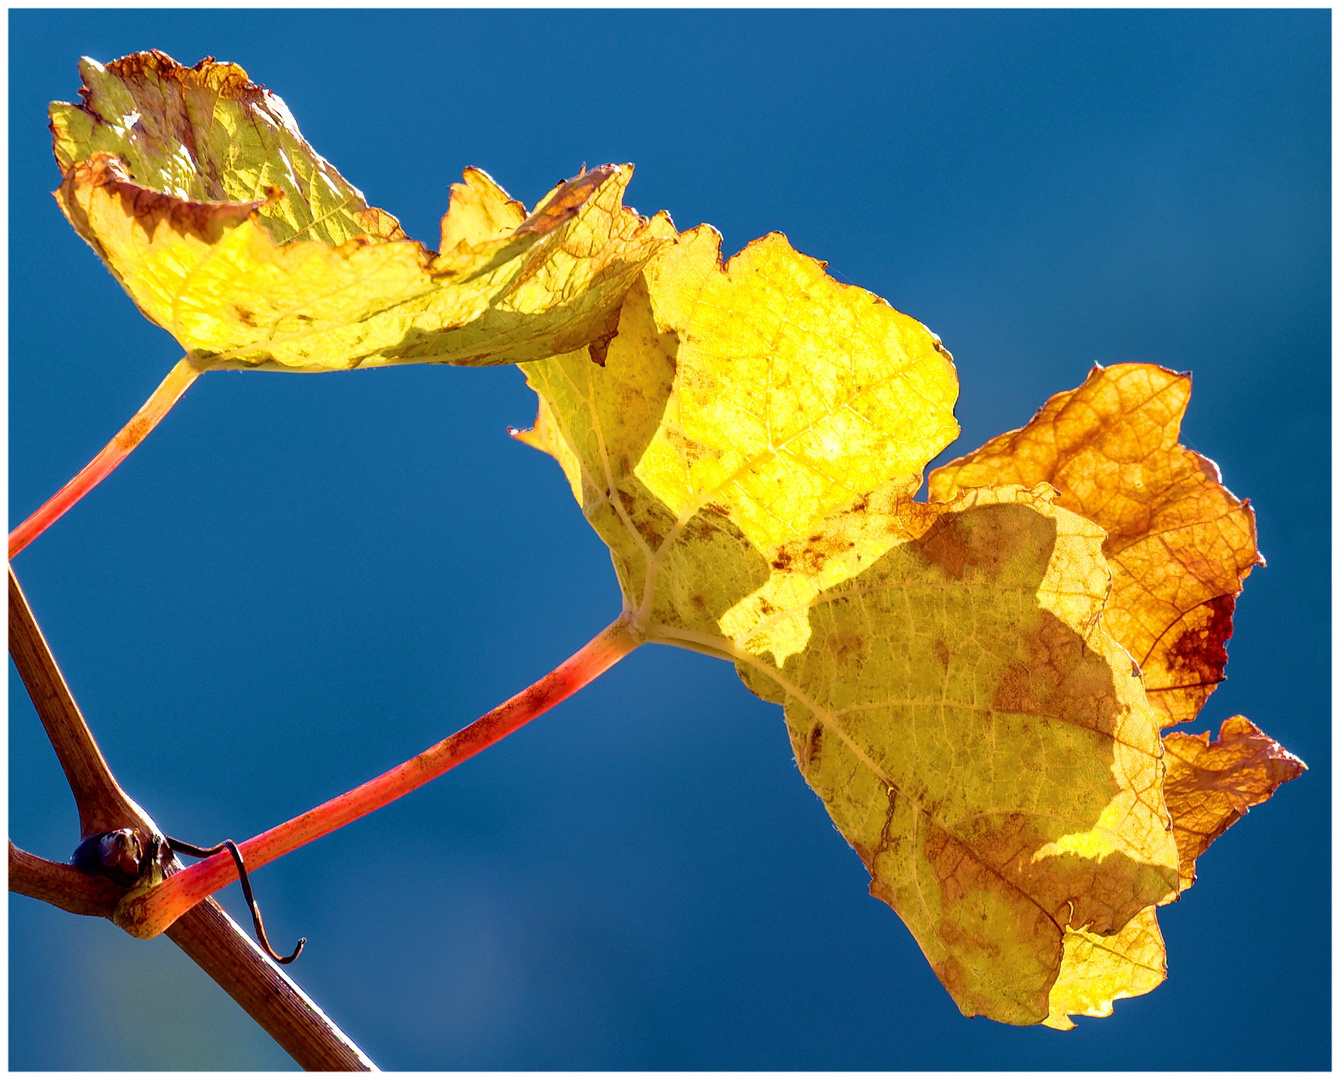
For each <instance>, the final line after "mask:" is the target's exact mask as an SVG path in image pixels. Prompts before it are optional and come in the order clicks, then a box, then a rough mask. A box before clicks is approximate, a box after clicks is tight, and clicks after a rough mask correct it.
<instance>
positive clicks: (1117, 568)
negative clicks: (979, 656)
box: [930, 364, 1264, 725]
mask: <svg viewBox="0 0 1340 1080" xmlns="http://www.w3.org/2000/svg"><path fill="white" fill-rule="evenodd" d="M1190 397H1191V377H1190V376H1189V375H1179V374H1177V373H1176V372H1172V371H1168V370H1167V369H1166V368H1161V367H1157V366H1156V365H1154V364H1118V365H1115V366H1113V367H1109V368H1103V367H1097V366H1095V367H1094V369H1093V371H1092V372H1090V373H1089V377H1088V378H1087V379H1086V380H1085V381H1084V385H1083V386H1081V387H1079V389H1077V390H1070V391H1067V392H1065V393H1061V394H1057V395H1055V396H1054V397H1052V398H1051V399H1050V400H1049V401H1048V402H1047V404H1046V405H1044V406H1043V407H1042V408H1041V409H1040V410H1038V413H1037V415H1036V416H1034V417H1033V419H1032V420H1030V421H1029V422H1028V424H1027V425H1026V426H1025V427H1023V428H1020V429H1019V430H1017V431H1010V432H1006V433H1005V434H1004V435H999V436H997V437H996V438H994V439H992V440H991V441H990V442H988V443H987V444H986V445H985V446H983V447H982V448H981V449H979V450H976V451H974V452H973V453H971V454H967V455H965V456H963V457H961V458H958V459H957V460H955V461H951V462H950V463H949V464H947V465H943V466H941V467H940V468H938V469H936V470H935V471H934V472H932V473H931V477H930V496H931V498H932V499H939V500H945V499H949V498H951V497H952V496H953V495H954V494H955V493H956V492H958V491H961V490H963V489H964V488H970V487H986V486H992V485H997V484H1024V485H1025V486H1029V487H1031V486H1032V485H1034V484H1037V483H1041V482H1043V481H1045V482H1046V483H1049V484H1051V485H1052V486H1053V487H1054V488H1056V490H1057V491H1058V492H1059V493H1060V499H1059V505H1061V506H1064V507H1066V508H1067V509H1068V510H1073V511H1075V513H1077V514H1083V515H1084V516H1085V517H1087V518H1088V519H1089V520H1090V521H1093V522H1095V523H1097V524H1098V525H1101V526H1102V527H1103V529H1105V530H1106V531H1107V534H1108V536H1107V541H1106V542H1105V544H1104V545H1103V550H1104V552H1105V553H1106V555H1107V558H1108V562H1109V563H1110V564H1111V566H1112V598H1111V600H1110V601H1109V602H1108V605H1107V608H1106V610H1105V611H1104V613H1103V617H1104V619H1106V621H1107V626H1108V629H1109V630H1110V631H1111V632H1112V633H1113V634H1114V635H1115V636H1116V638H1117V640H1118V641H1120V642H1121V643H1122V644H1123V645H1124V646H1125V647H1126V648H1127V650H1128V651H1129V652H1130V654H1131V655H1132V656H1133V657H1135V659H1136V661H1137V662H1138V663H1139V665H1140V669H1141V670H1142V671H1143V673H1144V678H1145V690H1146V692H1147V693H1148V695H1149V700H1150V704H1152V705H1153V706H1154V708H1155V709H1156V710H1157V711H1158V712H1159V713H1161V714H1162V717H1163V723H1164V724H1165V725H1168V724H1177V723H1181V722H1182V721H1185V720H1191V719H1194V717H1195V716H1196V714H1197V713H1198V712H1199V711H1200V707H1201V706H1202V705H1203V704H1204V703H1205V699H1206V698H1207V697H1209V695H1210V693H1211V692H1212V691H1213V690H1214V688H1215V686H1216V685H1217V684H1218V683H1220V682H1221V681H1222V680H1223V677H1224V674H1223V673H1224V664H1225V663H1226V662H1227V659H1228V654H1227V652H1226V651H1225V649H1224V643H1225V642H1226V641H1227V640H1228V638H1229V636H1230V634H1232V632H1233V606H1234V602H1235V599H1236V597H1237V595H1238V594H1239V593H1240V592H1241V591H1242V581H1243V579H1244V578H1245V577H1246V576H1247V574H1248V573H1250V571H1251V569H1252V567H1253V566H1255V565H1257V564H1263V562H1264V560H1262V558H1261V556H1260V555H1259V554H1258V552H1257V550H1256V521H1255V516H1254V515H1253V513H1252V511H1251V508H1250V507H1249V506H1248V505H1247V503H1246V502H1245V501H1240V500H1238V499H1236V498H1235V497H1234V496H1233V494H1232V493H1231V492H1230V491H1229V490H1228V489H1227V488H1225V487H1224V485H1223V483H1222V482H1221V481H1220V477H1219V469H1218V468H1217V467H1216V466H1215V464H1214V462H1212V461H1210V460H1209V459H1208V458H1205V457H1202V456H1201V455H1200V454H1197V453H1195V452H1194V451H1192V450H1188V449H1186V448H1185V447H1183V446H1179V445H1178V443H1177V436H1178V431H1179V429H1180V427H1181V422H1182V416H1183V414H1184V413H1185V412H1186V407H1187V402H1188V401H1189V400H1190Z"/></svg>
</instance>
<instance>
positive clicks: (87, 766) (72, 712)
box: [9, 567, 377, 1072]
mask: <svg viewBox="0 0 1340 1080" xmlns="http://www.w3.org/2000/svg"><path fill="white" fill-rule="evenodd" d="M9 650H10V655H11V656H12V657H13V658H14V666H15V667H16V668H17V669H18V672H19V676H20V677H21V678H22V679H23V683H24V685H25V686H26V687H27V688H28V693H29V695H30V696H31V697H32V700H33V707H34V708H35V709H36V710H37V715H38V717H39V718H40V719H41V721H42V726H43V727H44V728H46V732H47V735H48V737H49V738H50V739H51V745H52V747H53V748H54V749H55V751H56V756H57V758H58V759H59V761H60V763H61V767H62V768H63V769H64V770H65V776H66V779H67V780H68V781H69V783H70V791H71V792H72V793H73V794H74V797H75V803H76V805H77V806H78V808H79V821H80V834H81V835H82V836H88V835H90V834H94V833H98V832H106V831H109V830H112V829H119V828H123V827H125V828H134V829H137V830H139V831H140V833H141V834H142V835H143V836H144V837H161V836H162V833H161V832H160V830H159V828H158V826H157V825H155V824H154V822H153V820H152V819H151V818H150V817H149V815H148V814H146V813H145V812H144V811H143V810H142V809H141V808H140V807H139V806H138V805H136V803H135V802H134V800H132V799H131V798H130V797H129V796H128V795H127V794H126V793H125V792H124V791H123V790H122V789H121V785H120V784H118V783H117V782H116V777H115V776H113V775H112V771H111V769H109V768H108V766H107V760H106V759H105V758H104V757H103V755H102V751H101V750H100V749H98V744H97V742H96V740H95V739H94V738H93V732H92V731H91V730H89V726H88V724H87V723H86V722H85V720H84V716H83V713H81V712H80V711H79V706H78V705H77V704H75V700H74V697H73V695H71V693H70V688H69V686H68V685H67V684H66V682H65V677H64V676H63V675H62V674H61V671H60V667H59V666H58V665H57V664H56V658H55V657H54V656H53V655H52V654H51V647H50V646H49V645H48V644H47V640H46V638H45V637H44V636H43V634H42V629H41V627H39V626H38V625H37V620H36V618H34V616H33V612H32V608H30V607H29V606H28V598H27V597H26V596H24V595H23V590H22V589H21V588H20V587H19V581H18V578H16V577H15V576H14V569H13V567H10V570H9ZM9 888H10V891H11V892H17V893H22V894H23V895H25V896H31V897H34V898H35V899H38V900H42V901H45V902H46V903H48V904H54V905H55V906H57V907H59V908H63V909H64V910H66V911H72V912H74V913H76V914H79V915H101V916H105V917H106V918H109V919H111V918H114V916H115V913H116V909H117V905H118V904H119V903H120V902H121V899H122V896H123V894H124V890H123V889H121V888H120V887H119V886H115V885H113V883H112V881H111V879H109V878H105V877H92V876H90V875H87V874H84V873H82V872H81V871H79V870H77V869H75V868H74V867H73V866H69V865H65V864H61V863H53V862H50V861H49V860H47V859H42V858H39V857H38V856H36V855H31V854H29V853H28V852H26V851H23V850H21V849H19V848H17V847H15V845H14V842H13V841H12V840H11V841H10V844H9ZM167 936H168V937H169V938H170V939H171V940H172V941H173V942H174V943H175V944H176V945H177V947H178V948H180V949H181V950H182V951H183V952H184V953H186V955H187V956H189V957H190V958H191V959H192V960H194V961H195V962H196V963H197V964H199V965H200V967H201V969H202V970H204V972H205V973H206V974H207V975H208V976H209V977H210V978H211V979H213V980H214V981H215V982H216V983H218V984H219V986H221V987H222V988H223V990H224V991H225V992H226V993H227V994H229V995H230V996H231V997H232V998H233V1000H234V1001H236V1002H237V1003H238V1004H239V1005H241V1006H242V1008H243V1009H245V1010H246V1011H247V1012H248V1013H250V1014H251V1017H252V1018H253V1019H254V1020H255V1021H256V1022H257V1023H258V1024H260V1025H261V1027H263V1028H264V1029H265V1030H266V1031H267V1032H269V1033H270V1035H271V1037H272V1038H273V1039H274V1040H275V1041H276V1042H277V1043H279V1045H280V1046H282V1047H283V1048H284V1049H285V1050H286V1051H288V1053H289V1054H291V1055H292V1056H293V1059H294V1060H295V1061H296V1062H297V1063H298V1064H299V1065H301V1066H302V1067H303V1068H304V1069H312V1070H320V1071H325V1072H329V1071H335V1070H338V1071H341V1072H345V1071H356V1072H375V1071H376V1069H377V1067H376V1066H375V1065H374V1064H373V1063H372V1061H371V1060H370V1059H369V1058H368V1056H367V1055H366V1054H364V1053H363V1051H362V1050H360V1049H359V1048H358V1047H357V1046H356V1045H355V1044H354V1043H353V1041H352V1040H351V1039H350V1038H349V1037H348V1036H347V1035H346V1034H345V1033H344V1032H343V1031H341V1030H340V1029H339V1028H338V1027H337V1026H336V1025H335V1024H334V1023H333V1022H332V1021H331V1020H330V1018H329V1017H327V1016H326V1014H325V1013H323V1012H322V1011H321V1008H320V1007H319V1006H318V1005H317V1004H316V1002H314V1001H313V1000H312V999H311V998H309V997H308V996H307V995H306V994H305V993H303V991H302V988H301V987H300V986H298V984H297V983H295V982H293V980H292V979H290V978H289V977H288V976H287V975H285V974H284V972H283V971H281V970H280V969H279V967H278V966H277V965H276V964H274V963H273V962H272V961H271V960H270V958H269V957H268V956H266V955H265V954H264V953H263V952H261V950H260V948H259V947H258V946H257V945H256V944H255V943H254V942H253V941H252V940H251V939H250V938H249V937H247V935H246V934H245V933H243V931H242V928H241V927H240V926H238V925H237V923H235V922H233V920H232V919H231V918H230V917H229V916H228V913H227V912H226V911H224V910H223V908H221V907H219V905H218V904H217V903H215V902H214V901H213V900H208V901H206V902H205V903H203V904H198V905H196V906H195V907H194V908H192V909H191V910H190V911H189V912H187V913H186V915H185V917H183V918H181V919H179V920H177V922H176V923H175V924H173V926H172V928H171V929H170V930H169V931H168V932H167Z"/></svg>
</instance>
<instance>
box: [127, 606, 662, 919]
mask: <svg viewBox="0 0 1340 1080" xmlns="http://www.w3.org/2000/svg"><path fill="white" fill-rule="evenodd" d="M640 644H642V636H641V634H639V633H638V632H637V631H636V630H634V629H633V628H632V627H631V626H630V625H629V619H628V616H627V615H622V616H620V617H619V618H618V619H616V620H615V621H614V622H613V623H611V624H610V625H609V626H607V627H606V628H605V629H604V630H602V631H601V632H600V633H599V634H597V635H596V636H595V637H594V638H592V639H591V640H590V641H589V642H587V643H586V644H585V645H583V646H582V648H581V649H579V650H578V651H577V652H575V653H574V654H573V655H572V656H570V657H569V658H568V659H567V660H565V661H563V663H561V664H560V665H559V666H558V667H556V668H554V670H553V671H551V672H550V673H549V674H548V675H546V676H544V678H542V679H540V680H539V681H538V682H536V683H533V684H532V685H531V686H529V687H527V688H526V689H525V690H523V691H521V693H519V694H517V695H516V696H515V697H512V698H509V699H508V700H507V701H505V702H503V703H502V704H501V705H499V706H498V707H497V708H496V709H494V710H492V711H491V712H487V713H485V714H484V715H483V716H481V717H480V718H479V719H478V720H476V721H475V722H474V723H473V724H470V725H469V726H468V727H464V728H462V729H461V730H460V731H458V732H456V734H455V735H452V736H450V737H448V738H446V739H443V740H442V741H441V742H440V743H438V744H437V745H436V746H432V747H429V748H428V749H427V750H425V751H424V752H423V753H422V754H419V755H418V756H417V757H413V758H410V760H409V761H407V762H405V763H404V764H403V765H397V766H396V767H395V768H394V769H391V770H389V771H387V772H384V773H382V774H381V776H378V777H376V778H375V779H372V780H369V781H368V782H367V783H366V784H362V785H360V786H359V787H356V788H354V789H353V790H352V791H348V792H345V793H344V794H343V795H340V796H337V797H336V798H334V799H331V800H330V801H329V802H325V803H322V804H321V805H320V806H318V807H316V809H314V810H308V811H307V813H305V814H300V815H299V816H298V817H295V818H293V819H292V820H290V821H286V822H284V824H282V825H276V826H275V827H274V828H273V829H270V830H268V831H267V832H263V833H261V834H260V835H259V836H255V837H252V838H251V839H250V840H247V841H246V842H244V843H242V844H240V845H239V847H240V850H241V853H242V858H243V859H245V860H246V864H247V867H248V869H249V870H255V869H256V868H257V867H260V866H264V865H265V864H266V863H268V862H273V861H274V860H275V859H277V858H279V857H280V856H281V855H287V854H288V853H289V852H290V851H294V850H296V849H297V848H300V847H302V846H303V845H304V844H307V843H310V842H311V841H313V840H316V839H318V838H319V837H322V836H325V835H326V834H327V833H331V832H334V831H335V830H336V829H338V828H340V827H342V826H344V825H348V824H349V823H350V822H351V821H356V820H358V819H359V818H361V817H362V816H363V815H365V814H370V813H371V812H372V811H373V810H378V809H380V808H381V807H383V806H385V805H386V804H387V803H390V802H394V801H395V800H396V799H398V798H400V796H402V795H406V794H408V793H409V792H411V791H413V790H414V789H415V788H417V787H420V786H422V785H423V784H426V783H428V781H429V780H434V779H436V778H437V777H439V776H441V775H442V774H443V773H445V772H447V771H448V770H449V769H452V768H454V767H455V766H457V765H459V764H460V763H461V762H462V761H465V760H466V759H467V758H470V757H473V756H474V755H475V754H477V753H479V752H480V751H481V750H483V749H485V748H487V747H489V746H492V745H493V744H494V743H496V742H498V741H499V740H500V739H502V738H504V737H505V736H507V735H510V734H511V733H512V732H514V731H516V730H517V728H519V727H521V726H522V725H523V724H526V723H527V722H529V721H531V720H533V719H535V717H537V716H539V715H540V714H541V713H544V712H547V711H548V710H549V709H551V708H553V707H554V706H555V705H557V704H558V703H559V702H560V701H562V700H564V699H565V698H567V697H569V696H570V695H572V694H574V693H576V692H577V691H578V690H580V689H581V688H582V687H583V686H585V685H587V683H589V682H591V681H592V680H594V679H595V678H597V677H598V676H600V675H602V674H604V673H605V672H606V671H608V670H609V669H610V668H611V667H613V666H614V665H615V664H616V663H618V662H619V661H620V660H622V659H623V658H624V657H625V656H627V655H628V654H629V653H630V652H632V651H633V650H634V649H636V648H637V647H638V646H639V645H640ZM236 880H237V867H236V866H235V865H234V862H233V859H232V857H231V856H229V855H228V854H226V853H221V854H218V855H214V856H212V857H210V858H208V859H206V860H205V861H204V862H199V863H196V864H195V865H194V866H192V867H190V868H188V869H186V870H183V871H181V872H180V873H178V874H174V875H172V876H171V877H169V878H168V879H167V880H166V881H164V882H163V883H162V884H160V885H157V886H155V887H154V888H152V889H150V890H149V891H147V892H145V893H142V894H140V895H139V896H133V897H128V898H127V899H126V900H125V901H123V902H122V904H121V905H120V907H119V908H118V909H117V912H116V915H115V918H114V921H115V922H116V924H117V925H118V926H120V927H121V928H122V929H124V930H126V931H128V932H129V933H131V934H133V935H134V936H136V937H144V938H149V937H155V936H156V935H158V934H161V933H162V932H163V931H164V930H166V929H167V928H168V927H170V926H171V925H172V924H173V922H175V921H176V920H177V919H178V918H180V917H181V916H182V915H184V914H185V913H186V912H187V911H189V910H190V909H191V908H192V907H194V906H195V905H196V904H198V903H199V902H200V901H201V900H203V899H205V897H207V896H209V895H211V894H212V893H215V892H218V891H219V890H220V889H222V888H223V887H224V886H225V885H228V884H230V883H232V882H234V881H236Z"/></svg>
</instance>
